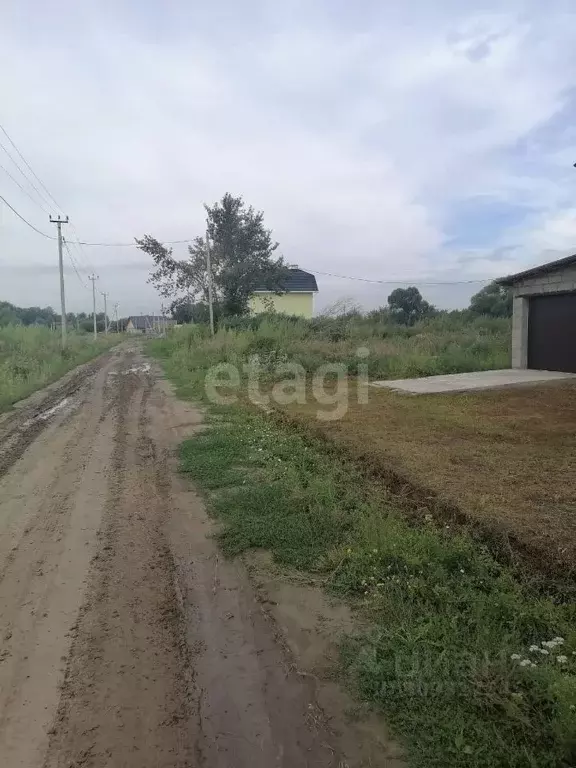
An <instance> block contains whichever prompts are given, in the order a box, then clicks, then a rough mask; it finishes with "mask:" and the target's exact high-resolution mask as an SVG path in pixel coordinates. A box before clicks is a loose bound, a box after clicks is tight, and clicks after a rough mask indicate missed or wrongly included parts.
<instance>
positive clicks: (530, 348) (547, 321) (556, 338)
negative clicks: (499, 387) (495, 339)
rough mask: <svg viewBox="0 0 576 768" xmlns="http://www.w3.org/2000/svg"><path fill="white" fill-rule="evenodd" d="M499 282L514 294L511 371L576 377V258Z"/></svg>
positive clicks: (570, 257) (569, 257)
mask: <svg viewBox="0 0 576 768" xmlns="http://www.w3.org/2000/svg"><path fill="white" fill-rule="evenodd" d="M498 282H499V283H500V285H504V286H508V287H510V288H511V289H512V294H513V318H512V367H513V368H534V369H536V370H547V371H564V372H567V373H576V255H574V256H568V257H567V258H564V259H559V260H558V261H552V262H549V263H548V264H542V265H541V266H539V267H533V268H532V269H527V270H525V271H524V272H519V273H518V274H516V275H509V276H508V277H504V278H502V279H501V280H499V281H498Z"/></svg>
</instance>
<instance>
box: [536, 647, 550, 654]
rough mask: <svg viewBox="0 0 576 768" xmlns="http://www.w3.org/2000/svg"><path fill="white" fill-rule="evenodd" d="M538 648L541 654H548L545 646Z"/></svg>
mask: <svg viewBox="0 0 576 768" xmlns="http://www.w3.org/2000/svg"><path fill="white" fill-rule="evenodd" d="M539 650H540V653H541V654H542V655H543V656H550V651H547V650H546V648H540V649H539Z"/></svg>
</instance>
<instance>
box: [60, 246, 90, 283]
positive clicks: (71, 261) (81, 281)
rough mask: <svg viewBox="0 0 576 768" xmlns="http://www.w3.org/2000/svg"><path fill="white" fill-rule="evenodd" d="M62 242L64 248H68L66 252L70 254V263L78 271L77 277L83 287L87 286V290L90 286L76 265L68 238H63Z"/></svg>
mask: <svg viewBox="0 0 576 768" xmlns="http://www.w3.org/2000/svg"><path fill="white" fill-rule="evenodd" d="M62 242H63V243H64V248H66V253H67V254H68V257H69V259H70V263H71V264H72V266H73V268H74V272H75V273H76V277H77V278H78V280H79V281H80V284H81V285H82V288H86V290H88V286H87V285H86V283H85V282H84V280H82V277H81V275H80V272H78V269H77V267H76V262H75V260H74V256H73V255H72V251H71V250H70V248H69V247H68V241H67V240H65V239H64V238H63V239H62ZM78 266H80V265H78Z"/></svg>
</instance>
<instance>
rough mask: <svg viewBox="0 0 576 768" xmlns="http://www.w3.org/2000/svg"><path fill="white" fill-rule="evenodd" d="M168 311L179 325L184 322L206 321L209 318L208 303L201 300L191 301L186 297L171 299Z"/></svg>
mask: <svg viewBox="0 0 576 768" xmlns="http://www.w3.org/2000/svg"><path fill="white" fill-rule="evenodd" d="M170 313H171V315H172V317H173V318H174V320H175V321H176V322H177V323H178V324H180V325H182V324H185V323H207V322H208V321H209V319H210V312H209V309H208V304H206V303H205V302H203V301H196V302H192V301H190V299H189V298H188V297H186V298H182V299H176V300H175V301H173V302H172V304H170Z"/></svg>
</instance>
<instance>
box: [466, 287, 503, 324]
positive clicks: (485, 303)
mask: <svg viewBox="0 0 576 768" xmlns="http://www.w3.org/2000/svg"><path fill="white" fill-rule="evenodd" d="M470 312H473V313H474V314H475V315H487V316H488V317H512V292H511V291H510V289H509V288H505V287H504V286H503V285H499V284H498V283H490V285H486V286H484V288H482V289H481V290H480V291H478V293H476V294H474V296H472V298H471V299H470Z"/></svg>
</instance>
